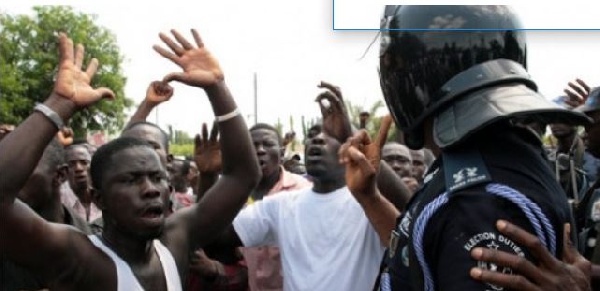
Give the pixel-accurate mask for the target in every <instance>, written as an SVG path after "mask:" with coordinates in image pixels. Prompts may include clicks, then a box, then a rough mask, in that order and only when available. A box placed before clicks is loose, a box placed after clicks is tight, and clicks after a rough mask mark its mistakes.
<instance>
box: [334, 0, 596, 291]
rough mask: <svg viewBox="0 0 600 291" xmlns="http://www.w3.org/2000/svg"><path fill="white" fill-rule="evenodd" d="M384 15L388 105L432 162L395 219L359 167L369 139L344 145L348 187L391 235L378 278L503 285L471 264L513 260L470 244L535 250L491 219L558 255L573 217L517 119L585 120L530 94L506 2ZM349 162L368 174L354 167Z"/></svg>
mask: <svg viewBox="0 0 600 291" xmlns="http://www.w3.org/2000/svg"><path fill="white" fill-rule="evenodd" d="M381 23H382V28H383V30H382V32H381V33H382V39H381V51H380V81H381V88H382V91H383V95H384V98H385V100H386V103H387V106H388V108H389V109H390V112H391V114H392V117H393V119H394V121H395V123H396V125H397V126H398V127H400V128H401V129H402V131H403V132H404V134H405V140H406V143H407V145H408V146H409V147H410V148H412V149H418V148H421V147H422V146H423V145H425V147H428V148H430V149H432V150H433V151H434V153H435V154H436V155H437V160H436V161H435V162H434V164H433V165H432V166H431V168H430V169H429V171H428V173H427V175H426V177H425V179H424V182H425V185H424V187H423V188H421V190H420V191H419V192H417V193H416V194H415V195H414V196H413V198H412V199H411V201H410V202H409V204H408V206H407V209H406V211H404V212H403V213H402V215H401V216H399V217H394V216H393V215H394V214H397V212H394V211H393V209H391V208H390V206H389V203H385V201H384V200H383V199H381V196H380V194H379V192H378V190H377V188H376V187H375V186H373V185H374V179H373V175H371V173H370V172H369V171H368V170H366V169H367V168H368V167H367V166H365V163H364V161H365V160H367V161H372V160H373V159H372V151H370V150H365V149H368V144H369V143H370V140H368V138H364V134H362V136H361V135H360V134H359V135H357V136H355V137H353V138H352V139H351V140H350V141H349V142H348V143H347V144H346V145H348V144H349V146H345V147H344V148H343V150H342V152H341V156H342V158H341V159H342V161H343V162H345V163H346V165H347V174H346V177H347V179H350V181H348V182H347V183H348V186H349V187H350V189H351V191H352V192H353V194H354V196H355V197H356V198H357V200H358V201H359V203H361V205H362V206H363V208H364V210H365V213H366V214H367V216H368V217H369V218H370V220H371V223H373V224H374V225H375V228H376V229H377V231H378V233H379V235H380V237H381V238H382V239H387V238H389V241H390V245H389V248H388V251H387V254H386V256H385V257H384V260H383V263H382V274H381V276H380V280H379V281H378V283H377V285H376V288H378V289H381V290H409V289H412V290H440V289H443V290H502V288H501V287H499V286H495V285H493V284H490V283H484V282H480V281H476V280H474V279H472V278H471V277H470V276H469V272H470V270H471V269H472V268H477V267H478V268H480V269H486V270H493V271H497V272H502V273H511V272H512V270H511V269H510V268H507V267H501V266H498V265H496V264H489V263H486V262H478V261H476V260H473V259H471V257H470V251H471V250H472V249H473V248H475V247H486V248H493V249H498V250H503V251H506V252H510V253H514V254H517V255H519V256H524V257H526V258H528V259H529V260H531V261H534V262H535V258H534V257H533V256H532V255H531V253H530V252H529V251H528V250H527V249H526V248H525V247H524V246H522V245H519V243H517V242H515V241H513V240H511V239H510V238H508V237H506V236H503V235H502V234H501V233H500V232H498V230H497V229H496V227H495V224H496V221H497V220H498V219H505V220H510V221H511V222H513V223H514V224H515V225H518V226H520V227H522V228H523V229H525V230H527V231H528V232H530V233H533V234H535V235H536V236H537V237H538V238H539V239H540V241H541V243H542V244H543V245H544V246H545V247H546V248H548V249H549V250H550V252H551V253H552V254H553V255H554V256H557V257H559V258H560V257H561V255H562V254H561V252H562V249H563V248H562V246H563V241H562V233H563V227H564V223H569V222H572V218H571V217H572V216H571V214H570V209H569V206H568V203H567V199H566V195H565V193H564V191H563V190H562V188H561V187H560V185H559V184H558V183H557V181H556V180H555V179H554V175H553V173H552V171H551V170H550V168H549V167H548V165H547V162H546V156H545V152H544V150H543V148H542V144H541V141H540V140H539V138H537V137H536V135H535V133H534V132H533V131H531V130H529V129H528V128H527V127H524V126H520V124H522V122H521V121H522V120H523V119H528V120H530V119H531V118H536V119H539V120H540V121H541V122H543V123H550V122H562V123H566V124H580V123H581V124H584V123H587V122H589V120H588V119H587V118H586V117H585V115H583V114H580V113H577V112H571V111H568V110H565V109H562V108H559V107H558V106H556V105H555V104H552V103H551V102H549V101H547V100H546V99H545V98H544V97H543V96H541V95H539V94H538V93H537V92H536V90H537V87H536V84H535V82H534V81H533V80H531V79H530V77H529V74H528V73H527V71H526V59H527V56H526V43H525V36H524V33H523V31H521V30H519V29H521V28H522V26H521V23H520V22H519V20H518V18H517V17H516V15H515V13H514V12H513V11H512V10H511V9H510V8H509V7H506V6H460V5H453V6H406V5H403V6H389V5H388V6H387V7H386V10H385V13H384V19H383V20H382V22H381ZM407 29H408V30H407ZM424 29H440V30H436V31H428V30H424ZM442 29H446V30H442ZM361 143H362V146H360V145H359V144H361ZM361 149H362V151H361V153H362V154H363V155H362V156H361V155H360V154H357V150H359V151H360V150H361ZM356 169H359V171H362V172H363V175H353V173H355V172H356V171H355V170H356ZM370 169H372V168H370ZM396 218H397V223H396V224H395V226H394V224H393V223H392V224H390V220H394V219H396ZM390 225H392V227H390ZM390 231H391V232H390ZM386 233H387V234H389V235H386Z"/></svg>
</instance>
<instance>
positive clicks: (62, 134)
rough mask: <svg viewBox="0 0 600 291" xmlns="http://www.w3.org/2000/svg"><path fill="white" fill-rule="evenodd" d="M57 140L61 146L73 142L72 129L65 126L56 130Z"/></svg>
mask: <svg viewBox="0 0 600 291" xmlns="http://www.w3.org/2000/svg"><path fill="white" fill-rule="evenodd" d="M56 138H57V139H58V142H59V143H60V144H61V145H62V146H63V147H66V146H70V145H71V144H73V129H71V128H68V127H65V128H62V129H61V130H59V131H58V133H57V134H56Z"/></svg>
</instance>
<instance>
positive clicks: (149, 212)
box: [142, 205, 164, 218]
mask: <svg viewBox="0 0 600 291" xmlns="http://www.w3.org/2000/svg"><path fill="white" fill-rule="evenodd" d="M163 214H164V210H163V208H162V206H160V205H155V206H150V207H148V208H146V210H144V212H143V214H142V217H144V218H161V217H162V216H163Z"/></svg>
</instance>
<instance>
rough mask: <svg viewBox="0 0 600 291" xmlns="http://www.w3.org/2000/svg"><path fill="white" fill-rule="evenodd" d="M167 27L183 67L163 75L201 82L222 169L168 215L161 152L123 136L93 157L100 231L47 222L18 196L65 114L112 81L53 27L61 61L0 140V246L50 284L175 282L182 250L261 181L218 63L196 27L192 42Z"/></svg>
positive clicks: (171, 54) (185, 255) (96, 286)
mask: <svg viewBox="0 0 600 291" xmlns="http://www.w3.org/2000/svg"><path fill="white" fill-rule="evenodd" d="M172 33H173V36H174V37H175V39H176V40H177V42H178V43H176V42H175V41H173V40H172V39H171V38H170V37H168V36H166V35H165V34H162V33H161V34H160V37H161V39H162V40H163V42H164V43H165V44H167V46H169V50H166V49H164V48H161V47H159V46H155V47H154V48H155V50H156V51H157V52H158V53H159V54H161V55H162V56H163V57H165V58H167V59H170V60H171V61H173V62H174V63H176V64H177V65H179V66H180V67H181V68H182V69H183V72H177V73H171V74H168V75H167V76H165V78H164V80H165V81H167V82H169V81H173V80H176V81H180V82H184V83H186V84H188V85H190V86H195V87H200V88H203V89H204V91H205V92H206V94H207V95H208V99H209V101H210V103H211V105H212V107H213V111H214V113H215V115H216V116H217V121H218V122H220V128H221V130H222V131H221V132H222V138H221V146H222V151H223V153H224V155H223V156H224V158H223V172H222V177H221V179H220V180H219V181H217V183H216V184H215V185H214V186H213V187H212V188H211V189H210V190H208V192H207V193H206V195H205V196H204V198H203V200H202V202H201V203H198V204H195V205H193V206H191V207H189V208H187V209H185V210H183V211H181V212H179V213H176V214H173V215H172V216H170V217H168V218H166V219H165V217H164V213H165V212H166V210H167V209H166V205H167V201H168V195H169V189H168V185H167V182H166V179H165V176H166V171H165V169H164V167H163V166H162V163H161V161H160V158H159V156H158V155H157V153H156V152H155V151H154V150H153V148H152V145H150V144H149V143H147V142H145V141H142V140H139V139H134V138H125V137H124V138H118V139H116V140H114V141H113V142H111V143H108V144H106V145H104V146H103V147H101V148H100V149H98V151H97V152H96V154H95V155H94V157H93V159H92V165H91V173H92V184H93V186H94V190H95V196H94V197H95V199H96V200H95V201H97V202H98V205H99V207H100V208H101V209H102V211H103V218H104V229H103V232H102V234H101V235H96V236H90V237H87V236H86V235H84V234H83V233H81V232H79V231H76V230H75V229H74V228H70V227H64V226H63V225H60V224H53V223H49V222H47V221H46V220H44V219H42V218H40V217H39V216H37V215H36V214H35V213H34V212H33V211H32V210H31V209H30V208H29V207H28V206H26V205H24V204H23V203H21V202H20V201H18V200H15V197H16V196H17V194H18V193H19V192H20V191H21V190H22V189H23V187H24V185H25V184H26V182H27V179H28V177H29V176H30V174H31V173H32V171H33V170H34V167H35V165H36V163H37V161H38V160H39V158H40V157H41V156H42V153H43V150H44V148H45V147H46V145H47V144H48V142H49V141H50V139H51V138H52V137H53V136H54V134H55V133H56V131H57V129H60V128H62V126H63V125H62V124H63V122H65V121H68V120H69V119H70V118H71V116H72V115H73V114H74V113H75V112H76V111H77V110H78V109H82V108H85V107H86V106H88V105H91V104H93V103H95V102H97V101H98V100H99V99H101V98H102V97H109V98H111V97H113V98H114V94H113V93H112V92H111V91H110V89H108V88H98V89H93V88H92V87H91V86H90V85H89V83H90V80H91V78H92V76H93V75H94V73H95V71H96V69H97V66H98V62H97V60H95V59H92V61H90V65H88V68H87V70H86V71H83V70H82V69H81V65H82V63H83V46H81V45H78V46H77V48H76V49H74V48H73V44H72V41H71V40H70V39H68V38H67V37H66V36H65V35H64V34H60V36H59V41H60V46H59V47H60V52H61V54H60V55H61V57H60V67H59V70H58V74H57V78H56V81H55V87H54V89H53V91H52V94H51V95H50V97H49V98H48V99H47V100H46V101H45V102H44V105H42V106H37V107H36V112H34V113H33V114H32V115H30V116H29V117H28V118H27V119H26V120H25V121H24V122H23V123H22V124H21V125H20V126H19V127H18V128H17V129H15V131H14V132H13V133H11V134H10V136H8V137H7V138H5V139H3V140H2V142H0V154H1V155H2V156H3V157H5V158H3V159H2V160H0V171H1V172H2V173H3V175H1V176H0V189H1V190H0V191H1V192H0V196H2V199H0V220H1V221H3V222H4V223H2V224H0V243H1V244H2V246H3V247H2V250H1V251H2V255H3V256H5V257H6V258H8V259H10V260H13V261H14V262H15V263H17V264H21V265H22V266H24V267H26V268H28V269H29V270H30V271H31V272H32V273H34V274H35V275H36V276H39V277H41V278H43V280H48V283H49V286H50V288H51V289H61V290H141V289H146V290H181V289H182V284H181V281H182V280H181V277H180V275H179V274H185V271H186V270H187V268H188V263H189V251H190V250H191V249H193V248H195V247H200V246H202V245H204V244H206V243H208V242H209V241H211V240H212V238H214V237H215V236H216V235H218V234H219V233H220V232H221V231H222V230H223V228H224V226H226V225H228V224H230V223H231V220H232V219H233V217H234V216H235V215H236V213H237V212H238V211H239V209H240V208H241V207H242V206H243V205H244V203H245V201H246V200H247V193H249V192H250V191H251V189H253V188H254V186H255V185H256V183H257V182H258V179H259V177H260V172H259V171H258V163H257V161H256V157H255V156H254V155H253V154H252V149H251V143H250V137H249V135H248V129H247V127H246V125H245V122H244V120H243V119H242V118H241V116H240V114H239V113H238V111H237V108H236V107H237V106H236V104H235V101H234V100H233V98H232V97H231V95H230V94H229V91H228V89H227V87H226V86H225V83H224V82H223V73H222V71H221V69H220V67H219V65H218V62H217V61H216V60H215V58H214V57H213V56H212V55H211V54H210V52H209V51H208V50H207V49H206V48H205V47H204V44H203V42H202V40H201V39H200V36H199V35H198V33H197V32H196V31H195V30H192V34H193V36H194V39H195V45H191V44H190V43H189V42H188V41H187V40H186V39H185V38H183V36H181V34H179V33H178V32H177V31H172ZM34 129H35V130H34ZM32 132H35V133H36V134H31V133H32ZM23 144H27V145H28V146H27V147H24V146H23ZM8 169H10V171H9V170H8Z"/></svg>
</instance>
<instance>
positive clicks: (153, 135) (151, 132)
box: [121, 124, 168, 168]
mask: <svg viewBox="0 0 600 291" xmlns="http://www.w3.org/2000/svg"><path fill="white" fill-rule="evenodd" d="M121 136H128V137H135V138H139V139H143V140H145V141H147V142H148V143H150V144H151V145H152V147H153V148H154V150H155V151H156V153H157V154H158V156H159V158H160V162H161V163H162V165H163V167H165V168H167V166H168V165H167V164H168V160H167V154H168V153H167V149H166V148H165V146H164V145H163V140H162V136H163V133H162V132H161V131H160V130H158V128H155V127H152V126H149V125H144V124H142V125H138V126H135V127H134V128H131V129H128V130H126V131H124V132H123V133H122V134H121Z"/></svg>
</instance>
